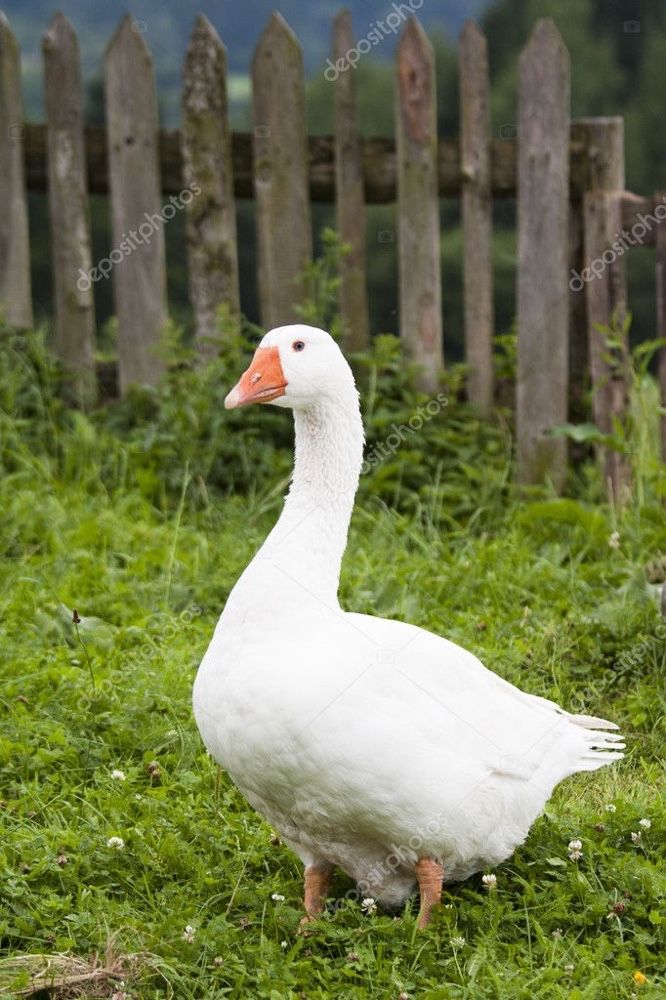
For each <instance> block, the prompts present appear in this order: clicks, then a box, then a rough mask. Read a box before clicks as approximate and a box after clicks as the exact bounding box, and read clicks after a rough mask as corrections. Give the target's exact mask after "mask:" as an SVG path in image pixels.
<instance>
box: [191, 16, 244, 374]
mask: <svg viewBox="0 0 666 1000" xmlns="http://www.w3.org/2000/svg"><path fill="white" fill-rule="evenodd" d="M181 138H182V152H183V183H184V185H185V186H186V187H190V188H191V190H193V191H194V192H195V197H194V198H193V199H192V200H191V201H190V203H189V205H188V206H187V208H186V212H187V256H188V268H189V289H190V302H191V304H192V309H193V312H194V324H195V338H196V343H197V347H198V349H199V351H200V353H201V354H202V356H203V357H204V358H205V357H208V356H210V355H211V354H214V353H215V351H216V346H215V339H214V338H215V336H216V333H217V310H218V308H219V307H220V306H222V305H226V306H228V308H229V311H230V314H231V318H233V319H236V320H237V318H238V316H239V313H240V293H239V289H238V248H237V245H236V210H235V205H234V181H233V168H232V157H231V133H230V130H229V112H228V102H227V53H226V49H225V47H224V45H223V44H222V42H221V40H220V38H219V36H218V34H217V32H216V31H215V28H213V26H212V24H211V23H210V21H209V20H208V19H207V18H206V17H204V15H203V14H199V16H198V17H197V19H196V21H195V25H194V30H193V32H192V38H191V40H190V44H189V47H188V49H187V54H186V57H185V67H184V71H183V128H182V132H181Z"/></svg>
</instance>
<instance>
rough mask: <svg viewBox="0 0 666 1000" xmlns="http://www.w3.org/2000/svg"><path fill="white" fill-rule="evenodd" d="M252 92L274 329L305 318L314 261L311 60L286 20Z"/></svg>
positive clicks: (262, 247) (267, 317)
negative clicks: (301, 312) (307, 76)
mask: <svg viewBox="0 0 666 1000" xmlns="http://www.w3.org/2000/svg"><path fill="white" fill-rule="evenodd" d="M252 88H253V102H252V103H253V113H254V189H255V198H256V219H257V244H258V260H259V303H260V310H261V320H262V323H263V324H264V326H266V327H267V328H268V329H270V328H271V327H276V326H281V325H283V324H285V323H292V322H294V321H295V320H297V319H298V313H297V311H296V306H297V305H298V304H299V303H301V302H303V300H304V298H305V295H306V286H305V283H304V281H303V280H302V274H303V269H304V268H305V267H306V266H307V264H308V263H309V262H310V261H311V260H312V224H311V218H310V198H309V192H308V168H307V163H308V145H307V133H306V122H305V84H304V79H303V56H302V53H301V48H300V45H299V44H298V41H297V39H296V36H295V35H294V33H293V32H292V30H291V28H290V27H289V26H288V25H287V23H286V21H285V20H284V19H283V18H282V16H281V15H280V14H273V15H272V17H271V18H270V20H269V22H268V25H267V27H266V29H265V31H264V33H263V35H262V36H261V39H260V40H259V44H258V45H257V48H256V50H255V53H254V58H253V60H252Z"/></svg>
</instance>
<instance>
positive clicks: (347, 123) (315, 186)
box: [0, 12, 666, 499]
mask: <svg viewBox="0 0 666 1000" xmlns="http://www.w3.org/2000/svg"><path fill="white" fill-rule="evenodd" d="M353 44H354V34H353V31H352V24H351V18H350V16H349V14H348V13H347V12H342V13H341V14H340V15H338V17H336V18H335V20H334V22H333V31H332V47H331V56H332V60H333V65H334V66H337V65H339V64H341V60H342V64H344V61H345V53H346V52H348V51H349V50H350V49H351V48H352V46H353ZM44 63H45V96H46V101H45V105H46V109H47V120H46V122H45V123H26V122H25V121H24V114H23V108H22V97H21V78H20V52H19V48H18V44H17V42H16V39H15V37H14V35H13V33H12V30H11V27H10V25H9V23H8V21H7V19H6V18H5V17H4V16H0V198H1V199H2V204H3V206H4V210H3V213H2V215H1V216H0V309H2V312H3V314H4V316H5V318H6V320H7V321H8V322H9V323H10V325H13V326H15V327H18V328H27V327H29V326H30V325H31V324H32V321H33V318H32V301H31V292H30V267H29V243H28V208H27V191H34V192H47V193H48V196H49V210H50V217H51V233H52V248H53V249H52V252H53V272H54V291H55V296H54V301H55V316H54V329H55V338H54V346H55V349H56V351H57V353H58V355H59V357H60V359H61V362H62V364H63V366H64V368H65V370H66V372H67V373H68V385H69V388H70V389H71V391H72V394H73V397H74V399H75V400H77V401H79V402H81V403H83V404H90V403H92V402H94V400H95V397H96V392H97V388H98V387H97V386H96V384H95V371H96V370H97V373H98V376H99V365H95V316H94V304H93V296H92V284H93V280H96V279H93V276H92V275H93V272H94V269H95V268H96V267H97V266H98V265H101V262H95V261H94V260H92V259H91V243H90V222H89V205H88V201H89V195H90V194H104V195H108V196H109V204H110V214H111V220H112V239H113V247H112V249H111V250H110V251H109V257H108V258H105V259H104V260H105V261H107V260H108V261H109V262H110V264H109V266H108V273H109V274H110V276H111V278H112V281H113V289H114V301H115V312H116V316H117V319H118V373H119V385H120V389H121V391H123V392H124V391H126V389H127V388H128V387H129V386H130V385H131V384H132V383H135V382H144V383H154V382H156V381H157V380H158V379H159V377H160V375H161V374H162V372H163V371H164V369H165V367H166V365H167V358H166V357H165V355H164V353H163V347H162V341H163V334H164V328H165V325H166V323H167V316H168V301H167V290H166V251H165V241H164V227H165V225H167V224H168V221H169V219H170V218H173V216H174V214H175V213H176V212H178V211H181V210H183V211H184V215H185V221H186V240H185V245H184V251H183V252H184V256H185V257H186V259H187V265H188V275H189V297H190V303H191V306H192V312H193V316H194V329H195V343H196V345H197V348H198V350H199V353H200V357H201V360H202V362H205V360H206V358H207V357H209V356H210V354H211V352H212V351H214V350H215V346H214V336H215V334H216V330H217V315H218V311H219V309H220V307H223V308H224V309H225V311H226V314H227V316H228V317H230V318H231V319H233V317H238V316H240V311H241V308H242V302H241V300H240V295H239V280H238V246H237V233H236V200H237V199H246V198H251V199H254V201H255V208H256V211H255V216H256V226H257V248H258V262H257V263H258V267H257V271H258V273H257V283H258V290H259V302H260V310H261V317H262V322H263V323H264V324H265V325H266V326H273V325H279V324H281V323H286V322H291V321H293V320H294V319H295V318H296V317H297V315H298V313H297V309H296V307H297V305H298V304H299V302H300V301H301V300H302V297H303V292H304V287H303V284H302V277H303V270H304V268H305V267H307V265H308V264H309V262H310V261H311V260H312V235H313V234H312V225H311V204H312V203H314V202H322V203H335V205H336V219H337V225H338V229H339V231H340V234H341V237H342V239H343V240H344V242H345V243H347V244H348V245H349V248H350V252H349V255H348V256H347V257H346V258H345V259H344V260H343V261H342V264H341V275H340V278H341V280H340V292H339V296H340V299H339V304H340V315H341V327H342V331H343V337H344V346H346V347H347V348H348V349H350V350H358V349H363V348H364V347H365V346H366V345H367V343H368V338H369V333H368V331H369V320H368V302H367V274H366V260H367V254H368V248H367V246H366V234H365V227H366V206H368V205H380V204H386V203H391V202H395V203H396V205H397V218H398V233H397V240H396V250H397V257H398V284H399V302H400V314H399V315H400V323H399V333H400V335H401V337H402V338H403V341H404V344H405V349H406V353H407V355H408V356H409V357H410V358H411V359H412V360H414V361H415V362H417V364H418V365H419V366H420V368H419V371H420V375H419V378H420V383H421V386H422V387H423V388H424V389H425V390H426V391H428V392H433V391H434V390H435V389H436V387H437V385H438V384H439V380H440V372H441V369H442V367H443V358H444V355H445V354H446V349H445V344H446V337H447V317H446V315H443V314H442V306H441V285H442V279H443V280H444V281H447V280H448V278H447V275H443V276H442V275H441V274H440V244H441V240H446V238H447V236H446V233H441V232H440V214H439V199H441V198H460V199H461V204H462V223H463V237H464V247H463V256H464V260H463V263H464V269H463V273H464V286H463V307H464V308H463V313H464V342H465V355H466V360H467V363H468V367H469V377H468V384H467V392H468V397H469V400H470V403H471V404H472V405H473V406H474V407H475V408H476V410H477V411H478V412H479V413H481V414H485V415H488V414H489V413H491V411H492V407H493V403H494V398H495V388H494V385H493V356H492V345H493V337H494V334H495V329H494V316H493V265H492V241H493V215H492V208H493V202H494V201H495V200H501V199H515V200H516V203H517V208H518V256H519V259H518V265H517V289H516V311H517V339H518V375H517V395H516V432H517V434H516V437H517V459H518V471H519V476H520V479H521V480H522V481H523V482H525V483H532V482H539V481H543V480H549V481H550V482H552V483H553V484H554V485H555V487H556V488H558V489H561V488H562V487H563V485H564V480H565V477H566V474H567V464H566V448H565V444H564V439H563V438H555V437H553V434H552V431H553V428H554V427H556V426H558V425H559V424H562V423H564V422H565V421H566V419H567V417H568V414H569V410H570V406H571V399H572V397H574V398H578V399H579V400H582V398H583V395H584V392H585V390H586V387H587V386H588V385H589V384H590V383H591V384H592V390H593V391H592V400H593V414H594V419H595V422H596V423H597V425H598V427H599V428H600V429H601V430H603V431H608V429H609V428H610V427H612V426H613V422H614V421H615V420H617V419H620V420H621V419H623V417H624V414H625V411H626V406H627V380H628V374H627V363H626V362H627V347H626V344H624V343H623V342H622V335H621V333H620V334H618V330H619V331H622V329H624V327H623V322H622V321H623V317H624V316H626V314H627V310H628V308H629V305H628V302H627V294H626V278H625V273H624V267H623V263H624V261H623V259H622V258H623V255H624V253H625V251H627V250H629V249H630V248H631V247H632V246H634V245H641V246H653V247H655V250H656V253H655V257H656V271H655V273H656V282H657V285H656V301H657V320H658V331H659V335H660V336H664V333H665V330H666V305H665V301H666V294H665V292H664V288H665V286H666V277H665V274H666V261H665V260H664V254H665V247H666V237H665V235H664V234H665V233H666V227H665V226H663V225H661V223H662V220H663V217H664V216H666V200H665V199H664V195H663V194H661V193H660V194H658V195H655V196H654V197H639V196H637V195H634V194H632V193H630V192H627V191H626V190H625V180H624V129H623V122H622V119H620V118H586V119H578V120H574V121H570V118H569V115H570V107H569V92H570V67H569V56H568V52H567V50H566V48H565V46H564V43H563V41H562V38H561V36H560V34H559V32H558V30H557V28H556V27H555V25H554V23H553V22H552V21H551V20H550V19H548V18H545V19H542V20H540V21H538V22H537V23H536V25H535V27H534V30H533V31H532V33H531V35H530V38H529V39H528V41H527V43H526V45H525V48H524V50H523V53H522V56H521V59H520V73H519V78H520V80H519V93H518V114H517V121H518V126H517V128H516V129H514V130H513V131H512V132H511V134H507V136H506V137H502V138H496V137H493V136H492V135H491V127H490V104H491V82H490V76H489V67H488V53H487V43H486V39H485V37H484V35H483V33H482V31H481V30H480V28H479V27H478V26H477V25H476V24H474V23H473V22H467V23H466V24H465V26H464V28H463V31H462V33H461V39H460V65H459V74H460V91H459V93H460V97H459V100H460V122H461V134H460V137H456V138H442V137H438V136H437V134H436V108H435V95H436V80H435V67H434V60H433V55H432V48H431V45H430V42H429V41H428V39H427V37H426V35H425V33H424V31H423V29H422V27H421V26H420V24H419V23H418V21H417V20H416V19H415V18H409V19H408V20H406V22H405V25H404V27H403V30H402V32H401V34H400V35H399V37H398V47H397V55H396V65H395V75H396V107H395V120H396V129H395V132H396V135H395V138H393V137H390V136H381V137H363V136H361V134H360V128H359V111H358V95H357V79H356V75H355V73H354V70H353V68H351V67H349V66H348V67H347V68H346V70H343V71H342V72H337V71H336V73H335V74H334V76H335V79H334V80H332V81H331V84H330V85H331V86H332V88H333V105H334V129H335V131H334V134H333V135H324V136H308V134H307V129H306V115H305V80H304V71H303V59H302V53H301V49H300V45H299V42H298V39H297V38H296V36H295V35H294V33H293V32H292V30H291V29H290V27H289V26H288V25H287V24H286V22H285V21H284V19H283V18H282V17H281V16H280V15H279V14H274V15H272V16H271V18H270V19H269V21H268V24H267V26H266V28H265V30H264V32H263V34H262V36H261V38H260V39H259V41H258V43H257V47H256V49H255V53H254V58H253V63H252V88H253V131H252V132H232V131H231V129H230V125H229V111H228V97H227V54H226V49H225V47H224V44H223V40H221V39H220V38H219V37H218V35H217V33H216V31H215V29H214V28H213V26H212V25H211V24H210V22H209V21H208V20H207V19H206V18H205V17H203V16H201V15H200V16H199V17H197V19H196V21H195V24H194V28H193V32H192V36H191V39H190V42H189V46H188V49H187V53H186V56H185V62H184V67H183V102H182V108H183V126H182V128H180V129H165V128H160V127H159V125H158V119H157V94H156V90H155V80H154V69H153V61H152V56H151V53H150V51H149V49H148V47H147V45H146V43H145V39H144V38H143V36H142V34H141V32H140V31H137V30H136V22H134V20H133V19H132V17H131V16H130V15H129V14H127V15H126V16H125V17H124V18H123V19H122V21H121V22H120V25H119V27H118V30H117V31H116V33H115V35H114V36H113V38H112V39H111V41H110V43H109V46H108V47H107V51H106V55H105V63H104V73H105V103H106V126H104V127H102V126H95V125H89V124H86V123H85V122H84V120H83V110H82V109H83V94H82V86H81V73H80V66H79V51H78V41H77V38H76V33H75V31H74V29H73V27H72V26H71V24H70V23H69V22H68V21H67V19H66V18H65V17H64V16H63V15H62V14H57V15H56V16H55V17H54V19H53V21H52V22H51V24H50V26H49V27H48V29H47V31H46V33H45V36H44ZM618 240H620V244H618ZM105 270H107V266H106V263H105ZM104 276H105V277H106V276H107V275H106V274H105V275H104ZM625 326H626V324H625ZM604 327H607V328H611V327H612V328H613V330H614V332H615V335H616V343H615V347H614V348H613V351H612V352H609V350H608V349H607V346H606V342H605V337H604V334H603V333H602V332H601V330H602V328H604ZM569 359H571V360H569ZM658 371H659V378H660V385H661V392H662V399H663V401H664V403H666V351H662V352H661V355H660V361H659V368H658ZM662 428H663V432H662V436H663V446H664V449H665V454H666V419H665V420H664V421H663V422H662ZM605 462H606V465H605V471H606V476H607V479H608V482H609V489H610V492H611V494H612V496H613V497H614V498H615V499H621V497H622V495H623V493H625V492H626V490H627V488H628V468H627V464H626V462H625V460H623V459H620V458H618V457H617V456H614V455H610V454H609V455H606V458H605Z"/></svg>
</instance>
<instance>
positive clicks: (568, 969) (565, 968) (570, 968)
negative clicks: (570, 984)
mask: <svg viewBox="0 0 666 1000" xmlns="http://www.w3.org/2000/svg"><path fill="white" fill-rule="evenodd" d="M573 970H574V966H573V965H572V964H571V963H569V965H565V966H564V971H565V972H573Z"/></svg>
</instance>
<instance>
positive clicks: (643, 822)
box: [638, 819, 652, 830]
mask: <svg viewBox="0 0 666 1000" xmlns="http://www.w3.org/2000/svg"><path fill="white" fill-rule="evenodd" d="M638 825H639V826H642V827H643V829H644V830H649V829H650V827H651V826H652V820H651V819H639V821H638Z"/></svg>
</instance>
